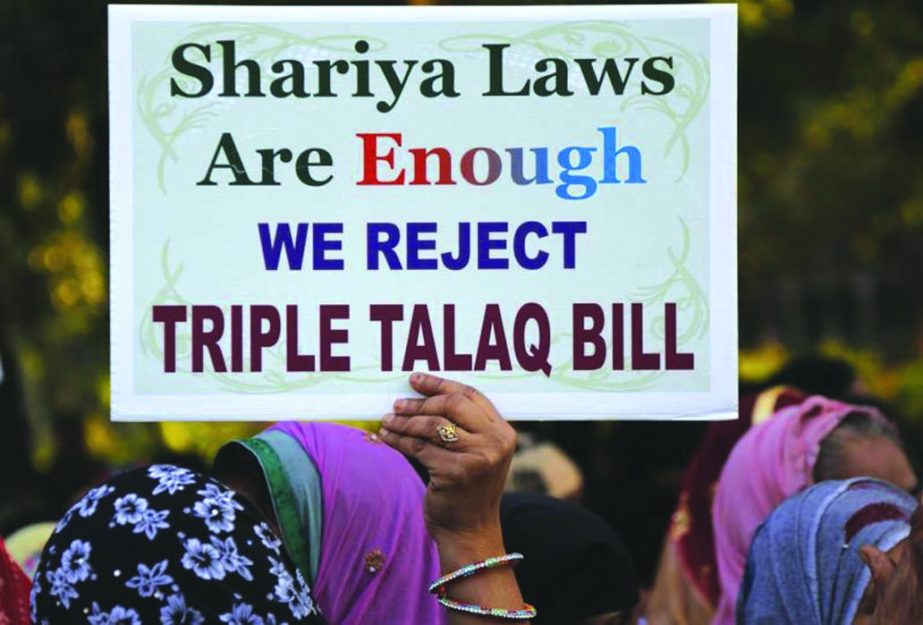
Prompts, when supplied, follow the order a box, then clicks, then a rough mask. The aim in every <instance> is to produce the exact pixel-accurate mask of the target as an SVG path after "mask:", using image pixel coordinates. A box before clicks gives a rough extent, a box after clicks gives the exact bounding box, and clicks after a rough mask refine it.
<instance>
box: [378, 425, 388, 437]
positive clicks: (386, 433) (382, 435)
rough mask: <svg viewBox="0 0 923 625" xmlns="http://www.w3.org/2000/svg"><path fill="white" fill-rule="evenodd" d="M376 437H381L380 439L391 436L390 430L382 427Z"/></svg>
mask: <svg viewBox="0 0 923 625" xmlns="http://www.w3.org/2000/svg"><path fill="white" fill-rule="evenodd" d="M378 435H379V436H381V437H385V436H390V435H391V430H389V429H388V428H385V427H383V428H381V429H380V430H378Z"/></svg>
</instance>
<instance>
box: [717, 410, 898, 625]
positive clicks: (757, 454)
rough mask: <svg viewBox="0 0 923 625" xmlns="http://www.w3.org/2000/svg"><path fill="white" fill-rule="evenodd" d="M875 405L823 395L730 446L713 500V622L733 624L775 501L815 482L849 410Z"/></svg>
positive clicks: (874, 412)
mask: <svg viewBox="0 0 923 625" xmlns="http://www.w3.org/2000/svg"><path fill="white" fill-rule="evenodd" d="M855 412H861V413H865V414H870V415H872V416H874V417H876V418H879V419H884V417H883V416H882V415H881V413H879V412H878V411H877V410H875V409H874V408H869V407H865V406H853V405H850V404H846V403H843V402H839V401H835V400H832V399H827V398H826V397H821V396H820V395H815V396H813V397H809V398H808V399H806V400H805V401H804V402H802V403H801V404H798V405H797V406H790V407H787V408H783V409H782V410H779V411H778V412H777V413H776V414H775V415H774V416H773V417H772V418H771V419H769V420H768V421H766V422H765V423H761V424H760V425H758V426H756V427H754V428H752V429H750V431H749V432H747V433H746V434H745V435H744V436H743V437H742V438H741V439H740V440H739V441H738V442H737V445H736V446H735V447H734V449H733V451H731V455H730V456H729V457H728V460H727V462H726V463H725V465H724V469H722V471H721V479H720V480H719V481H718V490H717V493H716V494H715V502H714V504H713V506H712V521H713V525H714V531H715V550H716V555H717V561H718V577H719V579H720V582H721V599H720V600H719V602H718V609H717V612H716V614H715V618H714V620H713V621H712V625H734V610H735V607H736V604H737V591H738V590H739V588H740V583H741V580H742V579H743V574H744V567H745V566H746V564H747V552H748V551H749V550H750V542H751V541H752V540H753V534H754V533H755V532H756V528H757V527H758V526H759V524H760V523H762V522H763V520H764V519H765V518H766V517H767V516H769V513H771V512H772V511H773V510H774V509H775V508H776V506H778V505H779V504H781V503H782V502H783V501H785V500H786V499H788V498H789V497H791V496H792V495H794V494H795V493H798V492H799V491H801V490H803V489H804V488H806V487H808V486H810V485H811V483H812V482H813V477H812V476H813V472H814V465H815V463H816V462H817V454H818V452H819V451H820V444H821V441H823V439H824V438H825V437H826V436H827V435H828V434H830V432H832V431H833V430H834V429H835V428H836V427H837V426H838V425H839V424H840V422H841V421H842V420H843V419H844V418H845V417H846V416H847V415H849V414H851V413H855Z"/></svg>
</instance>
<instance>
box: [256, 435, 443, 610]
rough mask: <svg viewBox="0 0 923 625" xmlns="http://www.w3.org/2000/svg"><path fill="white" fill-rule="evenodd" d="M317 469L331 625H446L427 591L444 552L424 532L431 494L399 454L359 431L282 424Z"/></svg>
mask: <svg viewBox="0 0 923 625" xmlns="http://www.w3.org/2000/svg"><path fill="white" fill-rule="evenodd" d="M270 430H271V431H278V432H283V433H285V434H287V435H288V436H290V437H292V438H293V439H295V440H296V441H297V442H298V444H299V445H301V447H302V448H303V449H304V451H305V452H306V453H307V455H308V456H309V457H310V458H311V460H312V461H313V462H314V464H315V465H316V467H317V472H318V474H319V476H320V482H321V490H322V497H323V532H322V538H321V541H320V543H321V549H320V561H319V565H318V571H317V579H316V580H315V581H314V584H313V590H314V594H315V597H316V599H317V602H318V604H319V605H320V607H321V611H322V612H323V614H324V616H325V617H326V619H327V621H328V622H329V623H331V625H368V624H370V623H374V624H375V625H420V624H423V623H425V624H426V625H444V624H445V623H446V622H447V617H446V614H445V610H443V609H442V608H441V606H440V605H439V604H438V603H437V602H436V601H435V600H434V599H433V597H432V596H431V595H430V594H429V592H428V590H427V588H428V586H429V584H430V583H431V582H432V581H433V580H435V579H436V578H437V577H439V574H440V568H439V554H438V551H437V549H436V543H435V541H434V540H433V539H432V537H431V536H430V534H429V532H428V531H427V529H426V525H425V523H424V518H423V497H424V495H425V492H426V489H425V487H424V485H423V483H422V481H421V480H420V478H419V477H418V476H417V474H416V473H415V472H414V470H413V468H412V467H411V466H410V464H409V463H408V462H407V460H406V459H405V458H404V457H402V456H401V455H400V454H399V453H398V452H396V451H394V450H393V449H391V448H390V447H388V446H386V445H384V444H383V443H382V442H381V441H379V440H378V439H377V438H375V437H374V436H371V435H369V434H367V433H365V432H363V431H361V430H357V429H354V428H350V427H347V426H342V425H335V424H329V423H294V422H288V423H280V424H277V425H275V426H273V427H272V428H270Z"/></svg>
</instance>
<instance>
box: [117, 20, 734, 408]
mask: <svg viewBox="0 0 923 625" xmlns="http://www.w3.org/2000/svg"><path fill="white" fill-rule="evenodd" d="M109 16H110V30H109V70H110V100H111V101H110V108H111V125H110V131H111V151H110V158H111V237H112V247H111V263H112V264H111V282H112V291H111V314H112V337H111V340H112V416H113V418H114V419H121V420H139V419H253V420H256V419H267V420H269V419H279V418H295V417H297V418H318V419H321V418H323V419H338V418H359V417H377V416H379V415H381V414H382V413H384V412H387V411H388V410H389V407H390V405H391V402H392V401H393V400H394V399H395V398H396V397H398V396H401V395H403V394H405V393H406V392H407V386H406V378H407V375H408V373H409V372H411V371H418V370H419V371H431V372H438V373H439V374H441V375H445V376H446V377H451V378H454V379H458V380H462V381H464V382H467V383H470V384H472V385H475V386H477V387H478V388H480V389H481V390H483V391H484V392H485V393H486V394H487V395H488V396H489V397H490V398H491V399H492V400H494V401H495V402H496V403H497V405H498V407H499V408H500V410H501V411H502V412H503V414H504V415H505V416H507V417H509V418H511V419H517V418H519V419H521V418H542V419H578V418H593V419H603V418H635V419H670V418H732V417H734V416H735V415H736V401H737V396H736V386H737V355H736V351H737V318H736V307H737V297H736V196H735V194H736V191H735V176H736V162H735V159H736V152H735V150H736V147H735V144H736V80H735V73H736V10H735V9H734V7H733V6H730V5H703V6H690V5H684V6H662V7H649V6H623V7H603V6H597V7H589V6H573V7H490V8H486V7H485V8H481V7H464V8H460V7H457V8H448V7H401V8H396V7H365V8H362V9H356V8H322V7H285V8H283V7H191V6H128V5H123V6H111V7H110V9H109Z"/></svg>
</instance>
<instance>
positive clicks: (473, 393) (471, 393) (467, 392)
mask: <svg viewBox="0 0 923 625" xmlns="http://www.w3.org/2000/svg"><path fill="white" fill-rule="evenodd" d="M461 392H462V395H464V396H465V397H467V398H468V399H472V400H474V399H477V398H478V397H480V396H481V391H479V390H477V389H476V388H474V387H473V386H468V385H467V384H466V385H465V386H463V387H462V391H461Z"/></svg>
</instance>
